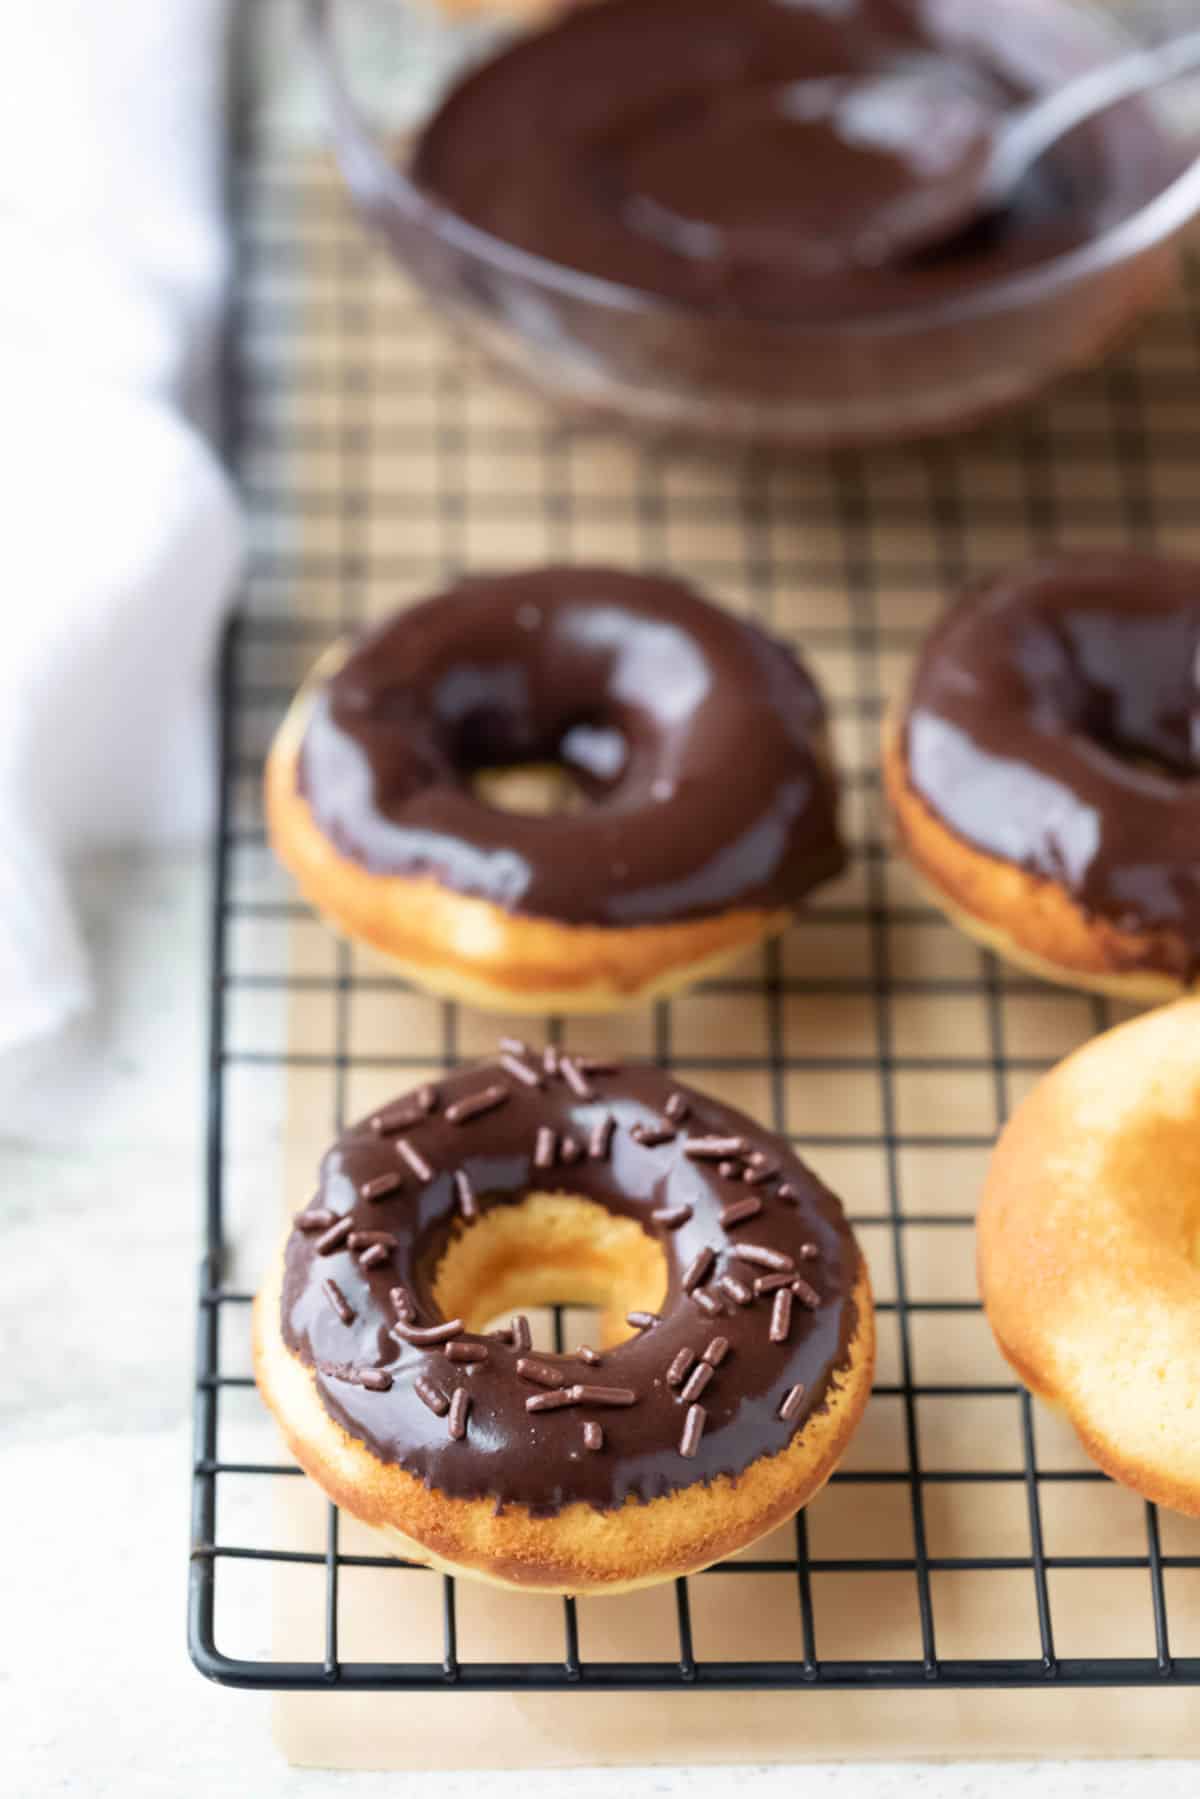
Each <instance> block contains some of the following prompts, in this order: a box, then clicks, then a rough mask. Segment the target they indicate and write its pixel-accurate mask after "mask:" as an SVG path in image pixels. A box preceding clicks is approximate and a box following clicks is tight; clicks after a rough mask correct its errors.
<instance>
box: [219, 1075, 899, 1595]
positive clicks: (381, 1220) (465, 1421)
mask: <svg viewBox="0 0 1200 1799" xmlns="http://www.w3.org/2000/svg"><path fill="white" fill-rule="evenodd" d="M552 1302H562V1303H568V1302H574V1303H577V1304H578V1303H583V1304H586V1303H593V1304H599V1305H600V1306H602V1307H603V1308H604V1320H603V1328H602V1330H601V1332H600V1333H599V1346H598V1347H588V1346H586V1345H581V1346H578V1347H575V1346H573V1347H571V1348H570V1349H569V1350H567V1351H566V1352H565V1353H563V1354H543V1353H535V1352H534V1351H532V1350H531V1347H530V1342H529V1329H528V1324H527V1321H526V1320H525V1318H524V1317H523V1316H521V1315H518V1316H516V1317H515V1318H513V1320H512V1323H511V1324H510V1325H508V1326H506V1327H504V1328H502V1329H500V1330H488V1329H487V1328H486V1327H487V1326H488V1324H489V1323H490V1321H491V1320H493V1319H494V1318H496V1317H497V1316H499V1315H501V1314H506V1313H509V1312H511V1310H512V1308H514V1307H517V1306H520V1305H523V1304H524V1305H528V1304H549V1303H552ZM630 1330H633V1332H634V1335H633V1336H632V1337H630V1336H629V1335H628V1332H629V1331H630ZM254 1338H255V1368H256V1373H257V1378H258V1382H259V1385H260V1387H261V1389H262V1392H263V1394H264V1396H265V1397H266V1400H267V1402H268V1404H269V1405H270V1406H271V1408H272V1410H273V1411H274V1412H275V1414H276V1416H277V1418H278V1419H279V1422H280V1424H281V1426H282V1428H283V1432H284V1435H285V1437H286V1438H287V1441H288V1443H289V1445H290V1447H291V1449H292V1450H293V1452H294V1453H295V1455H296V1458H297V1460H298V1461H299V1462H300V1464H301V1465H302V1467H304V1468H305V1469H306V1470H307V1472H308V1473H309V1474H310V1475H312V1477H313V1478H314V1479H315V1480H316V1481H317V1482H318V1483H319V1484H320V1486H321V1487H323V1488H324V1490H325V1491H326V1492H327V1493H329V1494H330V1495H331V1496H332V1497H333V1498H334V1499H335V1500H336V1501H337V1503H338V1504H339V1505H341V1506H343V1507H344V1508H345V1509H346V1510H347V1511H349V1512H351V1513H353V1514H354V1515H355V1516H356V1517H358V1518H360V1519H362V1520H364V1521H365V1522H366V1523H367V1524H369V1525H373V1526H376V1527H378V1528H379V1529H380V1530H382V1531H384V1532H385V1533H386V1534H387V1536H388V1537H389V1538H390V1540H391V1542H392V1544H393V1546H394V1547H396V1548H398V1549H399V1550H400V1551H401V1552H402V1553H403V1554H405V1555H408V1556H412V1557H414V1558H416V1559H417V1560H420V1561H424V1562H427V1563H429V1564H430V1565H432V1566H435V1567H439V1568H443V1569H447V1570H450V1571H452V1572H455V1573H459V1574H466V1575H473V1576H477V1577H479V1578H481V1579H484V1580H488V1581H492V1582H494V1583H497V1584H499V1585H502V1586H509V1587H517V1588H523V1589H529V1588H537V1589H541V1590H543V1591H550V1592H567V1593H613V1592H620V1591H623V1590H625V1589H627V1588H630V1587H636V1586H641V1585H646V1584H649V1583H650V1582H653V1581H658V1580H664V1579H666V1578H668V1577H669V1576H672V1575H677V1574H683V1573H687V1572H689V1571H691V1570H694V1569H697V1568H701V1567H704V1566H706V1565H707V1564H708V1563H710V1562H713V1561H716V1560H718V1559H720V1558H721V1557H722V1556H725V1555H728V1554H730V1553H732V1552H733V1551H734V1550H736V1549H739V1548H741V1547H743V1546H744V1545H745V1544H746V1543H749V1542H751V1541H752V1540H754V1539H755V1538H756V1537H759V1536H761V1535H762V1534H763V1533H765V1532H766V1531H768V1530H770V1529H772V1528H773V1527H774V1526H775V1525H776V1524H778V1523H780V1522H781V1521H782V1520H783V1519H785V1518H787V1517H788V1516H790V1515H791V1514H792V1513H793V1512H795V1511H796V1509H797V1508H798V1507H799V1506H801V1505H803V1504H804V1503H805V1502H806V1501H807V1500H808V1499H810V1498H811V1497H812V1495H813V1494H814V1493H815V1492H816V1491H817V1490H818V1488H819V1487H820V1486H821V1485H822V1484H823V1483H824V1481H825V1480H826V1479H827V1478H828V1476H829V1474H830V1473H831V1471H832V1469H833V1467H834V1465H835V1464H836V1462H837V1461H838V1459H839V1457H840V1456H841V1454H842V1452H843V1450H844V1449H845V1447H846V1445H847V1443H848V1441H849V1439H850V1436H851V1433H852V1432H853V1430H854V1428H855V1425H856V1424H857V1422H858V1419H859V1417H860V1415H861V1412H862V1409H863V1406H864V1405H865V1403H866V1398H867V1394H868V1391H869V1388H870V1383H871V1373H872V1365H873V1359H874V1324H873V1314H872V1305H871V1294H870V1288H869V1284H868V1280H867V1274H866V1269H865V1266H864V1264H863V1260H862V1257H861V1255H860V1253H859V1250H858V1247H857V1244H856V1243H855V1241H854V1238H853V1235H852V1234H851V1231H850V1227H849V1225H848V1224H847V1222H846V1219H845V1217H844V1215H843V1212H842V1208H841V1206H840V1205H839V1203H838V1201H837V1200H836V1199H835V1198H834V1196H833V1194H831V1193H830V1192H829V1191H828V1190H827V1189H826V1188H825V1187H824V1186H823V1185H822V1184H821V1182H820V1181H819V1180H818V1179H817V1178H816V1176H815V1175H814V1174H813V1173H812V1172H811V1170H810V1169H808V1168H807V1167H806V1166H805V1165H804V1163H803V1162H801V1161H800V1160H799V1158H798V1157H797V1156H796V1155H795V1154H794V1153H793V1152H792V1151H791V1150H790V1148H789V1147H788V1145H787V1144H786V1143H785V1142H782V1141H780V1140H779V1139H777V1138H774V1137H771V1136H769V1135H767V1134H765V1133H764V1132H762V1131H761V1130H760V1129H759V1128H758V1127H757V1126H756V1125H755V1124H753V1123H752V1122H751V1121H750V1120H749V1119H748V1118H746V1117H744V1116H743V1115H742V1114H741V1113H739V1112H734V1111H732V1110H731V1109H730V1108H729V1107H727V1106H724V1105H720V1104H718V1103H717V1102H716V1101H715V1100H713V1099H710V1098H706V1097H704V1096H702V1095H700V1094H698V1093H694V1092H692V1091H690V1090H688V1089H687V1088H683V1087H679V1086H678V1085H677V1084H676V1083H675V1082H674V1081H673V1080H671V1079H670V1077H669V1076H668V1075H666V1074H665V1073H663V1072H662V1071H661V1070H658V1069H654V1068H636V1069H624V1070H618V1069H616V1068H615V1067H614V1066H613V1065H612V1064H611V1063H604V1064H601V1063H598V1062H595V1061H589V1060H588V1059H587V1058H584V1057H578V1058H571V1057H569V1056H566V1055H560V1054H559V1053H558V1052H557V1051H554V1050H549V1051H547V1052H545V1053H544V1054H543V1055H542V1056H535V1054H534V1052H532V1051H530V1050H528V1049H527V1048H526V1046H525V1045H524V1044H522V1043H519V1042H517V1041H514V1040H506V1047H505V1048H503V1050H502V1053H501V1055H500V1057H499V1059H498V1060H497V1061H495V1062H494V1063H491V1064H485V1065H480V1066H475V1067H468V1068H464V1069H460V1070H458V1071H456V1072H455V1073H454V1074H452V1075H450V1076H448V1077H447V1078H446V1079H445V1080H443V1081H442V1082H441V1083H439V1084H438V1085H436V1086H431V1087H426V1088H423V1089H421V1090H419V1091H418V1092H417V1093H415V1094H412V1095H410V1096H408V1097H407V1098H403V1099H400V1100H397V1101H396V1102H394V1103H393V1104H391V1105H389V1106H386V1107H384V1108H383V1109H382V1110H381V1111H379V1112H377V1113H375V1114H374V1115H373V1116H372V1117H370V1118H367V1119H363V1120H362V1121H361V1122H360V1123H358V1124H357V1125H355V1126H353V1127H352V1128H351V1129H350V1130H348V1131H347V1132H346V1133H345V1135H344V1136H343V1137H342V1138H341V1139H340V1140H339V1141H338V1142H337V1143H336V1144H335V1145H334V1147H333V1148H332V1149H331V1150H330V1151H329V1152H328V1154H327V1155H326V1157H325V1159H324V1162H323V1164H322V1169H321V1177H320V1183H319V1186H318V1190H317V1193H316V1196H315V1198H314V1199H313V1200H312V1202H311V1204H310V1205H309V1206H308V1207H307V1208H306V1210H305V1211H304V1212H303V1213H301V1214H300V1215H299V1216H298V1217H297V1218H296V1220H295V1221H294V1223H293V1225H292V1226H291V1227H290V1228H289V1230H288V1231H287V1233H286V1235H285V1239H284V1243H283V1247H282V1251H281V1254H280V1256H279V1258H278V1261H277V1264H276V1266H275V1268H274V1269H273V1271H272V1273H271V1275H270V1277H269V1278H268V1280H267V1281H266V1283H265V1284H264V1286H263V1288H262V1290H261V1292H260V1294H259V1296H258V1299H257V1301H256V1304H255V1313H254ZM620 1339H624V1340H620Z"/></svg>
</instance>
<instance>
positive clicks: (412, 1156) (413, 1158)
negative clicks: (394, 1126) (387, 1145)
mask: <svg viewBox="0 0 1200 1799" xmlns="http://www.w3.org/2000/svg"><path fill="white" fill-rule="evenodd" d="M396 1153H397V1155H398V1156H399V1157H400V1159H401V1160H402V1161H404V1162H407V1163H408V1165H409V1167H410V1168H411V1169H412V1171H413V1173H414V1174H415V1175H416V1177H417V1179H418V1180H419V1181H431V1180H432V1179H433V1169H432V1168H431V1167H430V1166H429V1163H428V1162H427V1161H426V1160H425V1158H424V1156H423V1155H422V1154H421V1152H420V1150H419V1149H414V1148H413V1146H412V1144H411V1143H410V1142H409V1141H408V1139H407V1137H401V1139H400V1141H399V1143H397V1145H396Z"/></svg>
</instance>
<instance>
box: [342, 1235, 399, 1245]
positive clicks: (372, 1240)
mask: <svg viewBox="0 0 1200 1799" xmlns="http://www.w3.org/2000/svg"><path fill="white" fill-rule="evenodd" d="M397 1242H398V1238H396V1237H395V1236H393V1234H392V1232H391V1231H351V1232H350V1235H349V1236H348V1237H347V1238H346V1247H347V1249H354V1250H358V1249H373V1248H374V1247H375V1245H376V1244H377V1243H382V1245H383V1247H384V1248H385V1249H395V1247H396V1245H397Z"/></svg>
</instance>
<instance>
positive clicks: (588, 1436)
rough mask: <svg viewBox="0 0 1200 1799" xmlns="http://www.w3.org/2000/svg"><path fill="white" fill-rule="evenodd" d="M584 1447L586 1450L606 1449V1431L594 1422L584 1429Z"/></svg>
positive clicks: (586, 1425)
mask: <svg viewBox="0 0 1200 1799" xmlns="http://www.w3.org/2000/svg"><path fill="white" fill-rule="evenodd" d="M583 1447H584V1448H585V1449H603V1448H604V1431H603V1430H602V1428H601V1427H600V1425H598V1424H597V1423H595V1421H594V1420H593V1421H591V1422H589V1423H587V1424H585V1425H584V1427H583Z"/></svg>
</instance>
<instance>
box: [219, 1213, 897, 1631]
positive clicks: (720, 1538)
mask: <svg viewBox="0 0 1200 1799" xmlns="http://www.w3.org/2000/svg"><path fill="white" fill-rule="evenodd" d="M535 1251H536V1246H535V1247H534V1249H532V1250H531V1255H532V1254H534V1253H535ZM282 1279H283V1257H282V1255H280V1257H279V1258H278V1259H277V1262H276V1265H275V1268H274V1271H273V1273H272V1274H271V1276H270V1278H269V1279H268V1280H267V1281H266V1282H265V1283H264V1285H263V1287H262V1288H261V1290H260V1292H259V1294H258V1297H257V1299H256V1300H255V1304H254V1372H255V1378H256V1380H257V1382H258V1386H259V1390H260V1391H261V1393H262V1394H263V1397H264V1398H265V1400H266V1402H267V1404H268V1405H269V1406H270V1408H271V1410H272V1411H273V1412H274V1413H275V1416H276V1418H277V1419H278V1421H279V1424H280V1428H281V1429H282V1431H283V1435H284V1439H285V1441H286V1442H287V1445H288V1448H289V1449H290V1450H291V1452H292V1454H293V1455H294V1456H295V1458H296V1460H297V1461H298V1462H299V1464H300V1466H301V1467H302V1468H303V1469H304V1471H305V1473H306V1474H308V1475H310V1476H311V1478H312V1479H313V1480H314V1481H315V1482H316V1483H317V1485H318V1486H319V1487H321V1488H322V1489H323V1491H324V1492H326V1493H327V1494H328V1495H329V1497H330V1498H331V1499H332V1500H334V1501H335V1503H336V1504H337V1505H339V1506H340V1507H341V1508H342V1509H343V1510H344V1511H346V1512H348V1513H350V1514H351V1515H352V1516H353V1517H355V1518H358V1519H360V1520H361V1521H362V1523H364V1524H367V1525H370V1526H371V1527H372V1528H374V1529H376V1530H379V1531H381V1532H383V1533H384V1534H385V1536H386V1537H387V1539H388V1544H389V1547H390V1549H391V1550H392V1551H393V1553H396V1554H400V1555H403V1556H405V1557H407V1558H409V1559H411V1560H413V1561H418V1562H423V1563H425V1564H427V1565H428V1566H429V1567H431V1568H435V1569H438V1570H440V1571H441V1572H443V1573H448V1574H459V1575H468V1576H470V1577H471V1578H473V1579H477V1580H482V1581H486V1582H488V1583H489V1584H491V1585H492V1586H499V1587H506V1588H509V1589H512V1590H516V1591H524V1592H528V1591H538V1592H543V1593H570V1594H582V1593H588V1594H593V1595H597V1594H607V1593H623V1592H628V1591H630V1590H632V1589H633V1588H635V1587H643V1586H651V1585H653V1584H654V1583H656V1582H658V1581H663V1580H670V1579H673V1578H675V1577H676V1576H678V1575H681V1574H692V1573H695V1572H697V1571H698V1570H699V1569H701V1568H706V1567H708V1566H709V1565H710V1564H711V1563H713V1562H718V1561H721V1560H722V1559H723V1558H724V1557H725V1556H727V1555H731V1554H732V1553H734V1551H736V1550H740V1549H744V1548H746V1546H747V1545H748V1544H750V1543H752V1542H754V1541H755V1540H756V1539H757V1538H759V1537H762V1536H765V1535H766V1534H767V1532H768V1531H771V1530H774V1529H775V1527H776V1526H777V1525H779V1524H782V1523H784V1522H785V1521H786V1520H787V1519H788V1518H790V1517H791V1516H792V1515H793V1514H794V1513H795V1512H797V1511H799V1509H800V1507H801V1506H803V1505H806V1504H807V1503H808V1501H809V1500H810V1499H812V1498H813V1497H814V1496H815V1495H816V1494H817V1493H818V1492H819V1491H820V1489H821V1488H822V1487H823V1486H824V1484H825V1482H826V1481H827V1480H828V1479H829V1476H830V1475H831V1474H832V1473H833V1471H834V1469H835V1467H836V1466H837V1464H838V1462H839V1461H840V1459H841V1457H842V1455H843V1454H844V1453H845V1450H846V1447H847V1445H848V1444H849V1441H850V1438H851V1437H852V1435H853V1434H854V1431H855V1429H856V1427H857V1425H858V1422H859V1419H860V1418H861V1416H862V1413H863V1408H864V1407H865V1405H866V1403H867V1399H868V1396H869V1394H870V1391H871V1381H872V1376H873V1373H874V1365H875V1324H874V1313H873V1310H872V1301H871V1289H870V1283H869V1281H868V1278H867V1274H866V1269H865V1267H861V1268H860V1273H859V1277H858V1280H857V1282H856V1285H855V1288H854V1302H855V1305H856V1307H857V1315H858V1324H857V1328H856V1332H855V1336H854V1338H853V1340H852V1342H851V1344H850V1348H849V1362H848V1365H847V1367H846V1368H845V1370H844V1371H842V1372H841V1373H840V1374H838V1375H837V1376H836V1377H835V1381H834V1384H833V1386H832V1387H831V1389H830V1393H829V1396H828V1398H827V1400H826V1403H825V1405H824V1407H823V1408H822V1409H821V1410H820V1411H817V1412H815V1413H814V1414H813V1415H812V1416H811V1417H810V1418H809V1419H808V1420H807V1422H806V1423H805V1425H804V1428H803V1429H802V1431H801V1432H800V1434H799V1435H798V1436H796V1437H794V1438H793V1439H792V1441H791V1443H790V1444H789V1445H788V1447H787V1448H786V1449H785V1450H783V1451H781V1452H780V1454H778V1455H766V1456H762V1457H760V1458H759V1460H758V1461H756V1462H752V1463H751V1465H750V1466H749V1467H748V1468H747V1469H746V1470H745V1471H744V1472H743V1473H742V1474H740V1475H739V1476H738V1477H737V1479H736V1480H734V1479H732V1478H731V1477H730V1476H728V1475H721V1476H719V1477H718V1478H717V1479H716V1480H713V1481H710V1482H709V1483H708V1484H707V1485H706V1484H705V1483H703V1482H697V1484H696V1485H695V1486H692V1487H683V1488H680V1489H679V1491H678V1492H675V1493H671V1494H667V1495H665V1496H663V1497H661V1498H658V1499H652V1500H650V1501H649V1502H648V1503H647V1504H641V1503H639V1502H638V1501H636V1500H632V1499H631V1500H629V1501H627V1502H626V1504H625V1505H623V1506H621V1507H620V1508H618V1509H616V1510H613V1511H607V1512H601V1511H597V1510H596V1509H595V1508H594V1507H593V1506H590V1505H585V1504H581V1503H578V1502H576V1503H574V1504H571V1505H566V1506H564V1507H563V1508H562V1510H561V1511H559V1512H558V1513H556V1514H555V1515H554V1516H552V1517H538V1516H534V1515H533V1514H532V1513H531V1512H530V1511H529V1509H528V1508H527V1507H525V1506H521V1505H514V1504H508V1505H506V1506H505V1507H504V1510H503V1511H502V1512H500V1513H498V1512H497V1510H496V1506H495V1503H494V1501H492V1500H491V1499H457V1498H451V1497H449V1496H448V1495H447V1494H445V1493H441V1492H439V1491H438V1490H437V1489H436V1488H432V1487H427V1486H426V1485H425V1484H424V1482H423V1481H421V1480H419V1479H418V1478H417V1477H416V1476H415V1475H412V1474H409V1473H407V1472H406V1471H405V1470H404V1469H402V1468H399V1467H396V1466H395V1465H394V1464H388V1463H385V1462H382V1461H380V1460H379V1459H378V1458H377V1457H376V1456H374V1455H372V1454H371V1452H370V1451H369V1450H368V1449H367V1448H366V1446H365V1445H364V1444H363V1443H360V1442H359V1441H357V1439H355V1438H354V1437H352V1436H350V1434H349V1433H348V1432H347V1431H345V1430H344V1429H343V1428H342V1426H341V1425H340V1424H338V1423H337V1421H336V1420H335V1419H334V1418H332V1417H330V1415H329V1413H328V1412H327V1411H326V1409H325V1407H324V1405H323V1404H322V1403H321V1398H320V1395H319V1394H318V1392H317V1386H316V1377H315V1375H314V1373H313V1370H312V1369H311V1368H309V1367H307V1366H306V1365H305V1364H304V1363H303V1362H302V1361H300V1359H299V1358H298V1357H297V1356H294V1355H293V1354H292V1353H291V1351H290V1350H289V1349H288V1348H287V1347H286V1346H285V1344H284V1342H283V1339H282V1336H281V1334H280V1328H279V1318H280V1300H281V1289H282Z"/></svg>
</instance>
